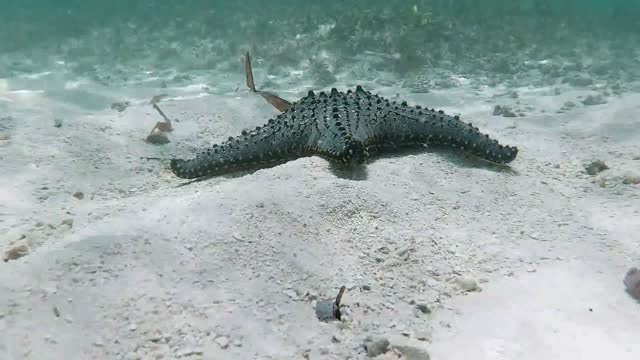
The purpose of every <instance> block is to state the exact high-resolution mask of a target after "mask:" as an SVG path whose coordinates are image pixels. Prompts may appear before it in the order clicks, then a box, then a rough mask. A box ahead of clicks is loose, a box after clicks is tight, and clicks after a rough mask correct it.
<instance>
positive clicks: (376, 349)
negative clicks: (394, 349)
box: [363, 337, 390, 357]
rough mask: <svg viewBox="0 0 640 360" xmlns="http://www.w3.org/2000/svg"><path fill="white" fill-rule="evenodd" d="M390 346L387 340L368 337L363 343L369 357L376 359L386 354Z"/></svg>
mask: <svg viewBox="0 0 640 360" xmlns="http://www.w3.org/2000/svg"><path fill="white" fill-rule="evenodd" d="M389 345H390V342H389V340H388V339H386V338H378V339H373V338H371V337H367V338H366V339H365V340H364V343H363V346H364V348H365V350H367V355H368V356H369V357H376V356H378V355H381V354H384V353H386V352H387V350H389Z"/></svg>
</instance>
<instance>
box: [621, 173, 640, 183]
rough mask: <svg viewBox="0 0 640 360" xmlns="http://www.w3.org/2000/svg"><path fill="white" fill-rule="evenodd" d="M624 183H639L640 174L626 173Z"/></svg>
mask: <svg viewBox="0 0 640 360" xmlns="http://www.w3.org/2000/svg"><path fill="white" fill-rule="evenodd" d="M622 183H623V184H625V185H638V184H640V176H638V175H626V176H625V177H624V178H623V179H622Z"/></svg>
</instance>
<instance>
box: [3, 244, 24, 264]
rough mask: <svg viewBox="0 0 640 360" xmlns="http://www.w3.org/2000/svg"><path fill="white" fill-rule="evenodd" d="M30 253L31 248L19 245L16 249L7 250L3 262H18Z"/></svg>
mask: <svg viewBox="0 0 640 360" xmlns="http://www.w3.org/2000/svg"><path fill="white" fill-rule="evenodd" d="M28 253H29V248H28V247H27V245H18V246H16V247H14V248H11V249H9V250H7V251H6V252H5V253H4V256H3V258H2V260H3V261H4V262H8V261H10V260H17V259H20V258H21V257H23V256H25V255H27V254H28Z"/></svg>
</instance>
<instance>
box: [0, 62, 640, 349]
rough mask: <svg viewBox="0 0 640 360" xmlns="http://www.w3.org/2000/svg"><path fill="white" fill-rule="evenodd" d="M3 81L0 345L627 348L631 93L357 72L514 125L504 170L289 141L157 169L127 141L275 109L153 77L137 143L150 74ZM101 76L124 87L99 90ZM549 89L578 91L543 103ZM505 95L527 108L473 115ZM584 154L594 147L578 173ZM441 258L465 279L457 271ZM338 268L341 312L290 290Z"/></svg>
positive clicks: (503, 137) (633, 320)
mask: <svg viewBox="0 0 640 360" xmlns="http://www.w3.org/2000/svg"><path fill="white" fill-rule="evenodd" d="M45 77H46V75H45ZM235 80H237V82H238V83H241V82H242V79H240V78H238V79H235ZM235 80H234V81H235ZM30 81H36V80H30ZM16 84H17V83H16V82H14V83H12V82H10V81H4V82H3V83H2V84H0V110H2V114H1V115H2V116H11V117H12V118H13V119H14V120H13V121H9V120H7V119H3V120H0V122H1V123H0V132H3V133H8V134H10V136H11V138H10V139H9V140H8V141H3V142H0V161H1V168H0V169H1V171H0V234H2V235H0V250H2V251H3V252H4V251H5V250H8V249H10V248H12V247H15V246H18V245H23V244H26V245H28V246H29V247H30V253H29V254H28V255H27V256H25V257H23V258H20V259H18V260H14V261H10V262H6V263H5V262H2V263H0V358H1V359H7V360H11V359H37V360H44V359H160V358H163V359H173V358H178V357H181V358H188V359H303V358H305V357H306V358H309V359H345V358H351V359H364V358H366V357H367V354H366V352H365V350H364V348H363V347H362V344H363V342H364V339H365V338H366V337H367V336H372V337H374V338H377V337H386V338H388V339H390V340H391V343H392V345H402V344H401V343H402V342H403V340H402V339H404V341H405V342H406V341H409V342H410V344H411V346H416V347H419V348H423V349H426V350H427V351H429V352H430V353H431V358H432V359H447V360H455V359H471V358H473V359H476V360H480V359H520V360H528V359H603V358H611V359H617V360H622V359H638V358H639V357H640V346H639V345H638V341H637V340H638V339H637V337H638V333H640V303H639V302H637V301H635V300H634V299H632V298H631V297H630V296H629V295H628V294H627V293H626V292H625V291H624V287H623V284H622V278H623V276H624V273H625V272H626V270H627V269H628V268H629V267H631V266H640V237H639V236H638V234H640V185H626V184H622V177H623V176H625V175H627V174H634V173H635V174H636V175H640V160H633V157H634V156H638V155H640V116H639V115H638V114H640V95H637V94H635V95H623V96H622V97H612V98H610V99H609V102H608V104H606V105H599V106H589V107H587V106H583V105H582V104H580V103H579V99H577V96H579V95H585V94H583V93H577V92H575V91H574V92H571V91H563V93H562V95H558V96H555V95H553V92H552V91H551V90H550V89H549V90H544V91H527V90H524V89H521V92H520V98H519V99H517V100H514V99H510V98H508V97H499V98H496V99H491V98H490V95H491V93H490V92H489V91H488V90H482V91H472V90H469V89H468V88H460V89H454V90H450V91H448V92H443V93H432V94H419V95H418V94H407V93H406V91H404V90H401V89H390V88H373V87H372V86H369V87H368V88H369V89H371V90H374V91H379V92H380V93H382V94H384V95H386V96H394V95H395V94H396V93H400V97H401V98H403V99H407V100H408V101H410V102H411V103H414V104H416V103H417V104H422V105H427V106H430V107H438V108H440V107H442V108H443V109H444V110H446V111H447V112H450V113H460V114H462V117H463V119H465V120H466V121H471V122H473V123H474V124H475V125H476V126H479V127H480V128H481V130H483V131H484V132H486V133H488V134H490V135H491V136H492V137H495V138H497V139H499V140H500V141H501V142H502V143H504V144H509V145H516V146H518V147H519V148H520V154H519V157H518V158H517V159H516V160H515V161H514V162H513V163H512V169H513V170H514V172H513V173H510V172H501V171H497V170H495V169H492V168H489V167H486V166H484V165H482V164H480V163H478V162H476V161H473V160H471V159H466V158H465V157H464V156H462V155H460V154H456V153H449V152H442V151H427V152H423V153H413V154H406V155H398V156H389V157H385V158H382V159H380V160H377V161H374V162H372V163H370V164H368V166H367V167H366V173H365V174H357V176H356V179H349V178H348V176H345V175H348V174H340V173H337V172H336V171H334V170H332V168H331V166H329V164H328V163H327V162H326V161H325V160H323V159H320V158H304V159H299V160H296V161H292V162H289V163H286V164H284V165H280V166H277V167H274V168H270V169H263V170H258V171H256V172H253V173H245V174H240V175H237V174H236V175H234V176H223V177H218V178H214V179H211V180H207V181H204V182H198V183H194V184H191V185H188V186H184V187H176V185H178V184H180V183H182V182H184V181H183V180H181V179H177V178H175V177H174V176H173V175H172V174H171V173H170V172H169V171H168V170H167V169H165V167H164V166H163V164H162V163H161V162H158V161H153V160H143V159H140V157H141V156H149V157H154V156H157V157H165V158H168V157H171V156H172V155H180V156H189V154H190V153H191V152H192V151H194V149H195V148H196V147H199V146H203V145H207V144H210V143H213V142H218V141H221V140H223V139H225V138H226V137H228V136H231V135H235V134H237V133H238V132H239V131H240V130H242V129H243V128H245V127H247V128H248V127H253V126H256V125H260V124H262V123H263V122H265V121H266V120H267V119H268V118H269V117H270V116H273V115H274V114H276V113H277V112H276V110H275V109H272V108H270V106H269V105H268V104H267V103H266V102H264V101H263V100H262V99H261V98H260V97H259V96H256V95H252V94H249V93H248V92H247V91H245V90H244V88H241V90H240V91H239V92H237V93H230V94H219V95H207V96H203V97H197V96H195V95H197V93H198V91H197V88H193V87H192V88H189V89H186V90H184V89H183V90H182V91H180V90H178V89H166V90H165V91H166V92H167V93H168V94H169V95H171V96H172V97H173V98H170V99H168V100H166V101H164V102H162V103H161V106H162V109H163V110H164V112H165V113H166V114H167V115H168V116H170V117H172V118H177V119H178V120H179V121H177V122H175V123H174V127H175V131H174V132H173V133H172V134H171V140H172V142H171V143H170V144H168V145H165V146H153V145H149V144H146V143H145V142H143V141H142V139H143V138H144V137H145V136H146V135H147V133H148V131H149V130H150V129H151V127H152V126H153V124H154V123H155V121H158V120H160V117H159V116H158V115H157V114H156V113H155V111H154V110H153V109H152V108H151V107H150V106H148V105H145V104H144V103H142V100H144V99H148V98H149V97H150V96H151V95H154V94H155V93H157V92H158V90H153V89H151V90H144V91H143V90H140V89H135V90H130V91H129V92H128V93H124V90H123V92H117V93H116V90H115V89H110V90H109V89H100V88H97V87H93V88H92V91H91V92H90V93H84V92H83V90H82V86H81V87H80V88H77V86H71V88H72V89H67V91H66V92H65V91H62V90H59V91H58V90H56V87H55V86H52V87H50V88H48V89H46V91H45V92H41V93H34V92H28V91H27V92H24V91H22V92H16V91H15V90H35V89H36V86H35V85H32V84H31V83H29V82H28V81H26V80H25V82H24V83H23V84H21V85H16ZM76 85H77V84H76ZM194 90H195V92H194ZM301 91H302V90H301ZM499 92H500V91H496V93H499ZM123 93H124V94H125V95H122V94H123ZM89 94H90V95H91V96H89ZM282 95H283V96H285V97H287V98H289V99H292V100H293V99H295V97H296V95H295V92H294V93H292V94H282ZM123 96H124V98H126V99H129V100H130V101H132V102H133V103H134V105H133V106H131V107H129V108H128V109H127V110H126V111H124V112H122V113H118V112H116V111H114V110H111V109H105V107H108V103H109V102H111V101H115V100H120V99H124V98H123ZM176 98H177V99H180V100H176ZM138 100H139V101H138ZM567 100H572V101H574V102H576V103H577V104H578V106H577V107H576V108H575V109H573V110H571V111H568V112H566V113H564V114H558V113H556V110H558V109H559V108H560V107H562V105H563V104H564V102H565V101H567ZM515 101H519V102H520V104H519V105H514V108H523V109H524V108H525V107H526V106H531V107H532V108H533V110H525V113H526V114H527V116H526V117H519V118H504V117H495V116H492V115H491V112H492V109H493V105H495V104H515ZM72 104H76V105H72ZM78 104H81V105H82V106H79V105H78ZM105 105H106V106H105ZM542 110H545V111H546V113H542V112H541V111H542ZM54 118H60V119H62V121H63V125H62V127H61V128H55V127H54V126H53V119H54ZM3 127H8V128H9V129H8V130H6V129H5V130H2V128H3ZM595 159H601V160H603V161H605V162H606V163H607V164H608V165H609V167H610V169H609V170H607V171H605V172H603V173H601V174H599V175H597V176H589V175H586V174H585V173H584V168H583V165H584V164H585V163H588V162H590V161H592V160H595ZM598 179H607V183H606V186H605V187H601V186H599V184H598V183H597V182H596V181H594V180H598ZM78 191H81V192H83V194H84V199H82V200H79V199H76V198H75V197H73V194H74V193H76V192H78ZM65 219H72V220H73V224H72V226H69V225H61V222H62V221H63V220H65ZM21 237H22V239H21ZM459 276H464V277H470V278H472V279H476V280H478V281H479V285H480V286H481V288H482V291H480V292H471V293H465V292H464V291H462V290H460V289H459V288H458V286H457V285H456V282H455V281H453V280H455V279H456V278H457V277H459ZM342 285H346V286H347V287H348V290H347V294H346V296H345V299H344V303H345V305H346V309H345V312H346V313H347V316H346V317H345V319H344V320H345V321H344V322H342V323H328V324H327V323H321V322H319V321H318V320H317V319H316V317H315V313H314V307H313V305H314V303H313V301H312V300H313V299H314V298H315V297H317V296H319V298H320V299H325V298H330V297H334V296H335V295H336V293H337V291H338V288H339V287H340V286H342ZM363 286H368V287H370V290H368V291H367V290H363V289H362V287H363ZM415 304H426V305H428V306H429V308H430V309H431V310H432V312H431V314H429V315H427V314H422V313H421V312H419V311H418V310H416V305H415ZM57 315H59V316H57ZM221 337H225V338H226V339H227V340H228V341H229V345H228V347H226V348H223V347H225V346H221V345H220V343H222V344H223V345H225V342H224V339H221ZM399 348H400V349H401V350H402V351H404V354H405V355H404V356H405V358H412V359H420V358H421V359H424V357H419V356H414V357H411V351H409V350H407V349H408V348H407V347H406V346H405V347H402V346H400V347H399ZM414 350H415V349H414ZM394 351H396V350H390V351H388V352H387V353H386V354H384V355H381V356H380V357H379V358H381V359H397V358H398V357H397V355H396V354H394V353H393V352H394ZM402 351H400V352H402Z"/></svg>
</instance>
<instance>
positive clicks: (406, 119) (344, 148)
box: [170, 86, 518, 179]
mask: <svg viewBox="0 0 640 360" xmlns="http://www.w3.org/2000/svg"><path fill="white" fill-rule="evenodd" d="M422 144H438V145H447V146H454V147H458V148H461V149H463V150H465V151H467V152H470V153H472V154H474V155H477V156H479V157H481V158H483V159H485V160H488V161H491V162H494V163H500V164H504V163H508V162H510V161H512V160H513V159H515V157H516V155H517V154H518V148H517V147H511V146H504V145H501V144H499V143H498V142H497V141H496V140H492V139H490V138H489V136H488V135H485V134H482V133H480V132H479V130H478V128H476V127H473V125H471V124H467V123H464V122H462V121H461V120H460V119H459V117H457V116H449V115H446V114H444V112H442V111H436V110H433V109H431V110H429V109H423V108H421V107H420V106H409V105H407V103H406V102H402V103H400V104H398V103H396V102H391V101H389V100H387V99H385V98H383V97H381V96H378V95H375V94H372V93H370V92H368V91H365V90H364V89H363V88H362V87H361V86H358V87H356V89H355V91H352V90H349V91H347V92H339V91H338V90H337V89H335V88H333V89H331V92H330V93H328V94H327V93H324V92H321V93H319V94H314V93H313V92H311V91H310V92H309V94H308V95H307V96H305V97H304V98H302V99H300V100H299V101H297V102H294V103H293V104H291V107H289V108H288V109H286V110H285V111H284V112H283V113H282V114H279V115H278V116H277V117H275V118H272V119H271V120H269V121H268V123H267V124H265V125H264V126H258V127H256V128H255V129H254V130H252V131H243V132H242V134H240V135H239V136H237V137H230V138H229V139H228V140H227V141H225V142H223V143H221V144H216V145H213V146H212V147H211V148H209V149H207V150H205V151H204V152H202V153H200V154H199V155H197V156H196V157H195V158H193V159H189V160H184V159H173V160H171V163H170V167H171V170H172V171H173V173H174V174H176V175H177V176H178V177H181V178H186V179H193V178H199V177H203V176H212V175H220V174H224V173H228V172H231V171H235V170H240V169H249V168H253V167H259V166H261V165H266V164H269V163H281V162H284V161H288V160H291V159H295V158H299V157H303V156H312V155H319V156H322V157H325V158H327V159H329V160H332V161H336V162H338V163H342V164H348V165H356V164H362V163H364V162H365V161H366V160H367V159H368V157H369V151H370V150H372V149H374V150H378V151H384V150H385V149H388V148H395V147H404V146H416V145H422Z"/></svg>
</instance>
